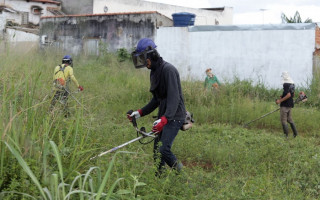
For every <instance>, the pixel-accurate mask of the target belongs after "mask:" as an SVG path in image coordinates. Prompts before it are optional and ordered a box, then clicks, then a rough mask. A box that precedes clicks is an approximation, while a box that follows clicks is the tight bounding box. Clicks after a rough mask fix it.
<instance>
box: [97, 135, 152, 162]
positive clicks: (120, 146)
mask: <svg viewBox="0 0 320 200" xmlns="http://www.w3.org/2000/svg"><path fill="white" fill-rule="evenodd" d="M153 134H154V133H153V132H149V133H144V134H143V135H142V136H140V137H137V138H135V139H133V140H130V141H128V142H126V143H123V144H121V145H119V146H117V147H114V148H112V149H110V150H108V151H106V152H102V153H100V154H99V155H98V157H100V156H103V155H105V154H107V153H111V152H114V151H116V150H118V149H120V148H122V147H124V146H127V145H128V144H131V143H133V142H135V141H138V140H140V139H142V138H144V137H154V136H153Z"/></svg>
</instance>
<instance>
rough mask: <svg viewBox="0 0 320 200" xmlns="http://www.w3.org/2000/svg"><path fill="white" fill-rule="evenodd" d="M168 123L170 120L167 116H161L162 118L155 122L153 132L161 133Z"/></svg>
mask: <svg viewBox="0 0 320 200" xmlns="http://www.w3.org/2000/svg"><path fill="white" fill-rule="evenodd" d="M167 123H168V120H167V118H166V117H165V116H162V117H160V119H158V120H156V121H155V122H153V127H152V132H154V133H160V132H161V131H162V129H163V127H164V126H165V125H166V124H167Z"/></svg>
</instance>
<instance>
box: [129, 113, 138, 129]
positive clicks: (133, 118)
mask: <svg viewBox="0 0 320 200" xmlns="http://www.w3.org/2000/svg"><path fill="white" fill-rule="evenodd" d="M132 113H133V110H129V111H128V112H127V115H131V114H132ZM131 122H132V124H133V126H134V127H138V125H137V121H136V117H135V116H132V117H131Z"/></svg>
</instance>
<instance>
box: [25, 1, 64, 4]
mask: <svg viewBox="0 0 320 200" xmlns="http://www.w3.org/2000/svg"><path fill="white" fill-rule="evenodd" d="M29 1H31V2H38V3H51V4H57V5H60V4H61V3H60V2H58V1H51V0H27V2H29Z"/></svg>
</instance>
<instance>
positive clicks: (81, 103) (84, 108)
mask: <svg viewBox="0 0 320 200" xmlns="http://www.w3.org/2000/svg"><path fill="white" fill-rule="evenodd" d="M65 90H66V91H67V92H68V94H69V95H70V96H71V97H72V98H73V99H74V100H75V101H76V102H77V103H78V104H79V105H80V106H82V107H83V109H84V110H85V111H87V112H89V111H88V110H87V109H86V107H84V105H83V104H82V103H80V101H79V100H78V99H77V98H76V97H75V96H73V95H72V93H71V92H69V90H67V89H65Z"/></svg>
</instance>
